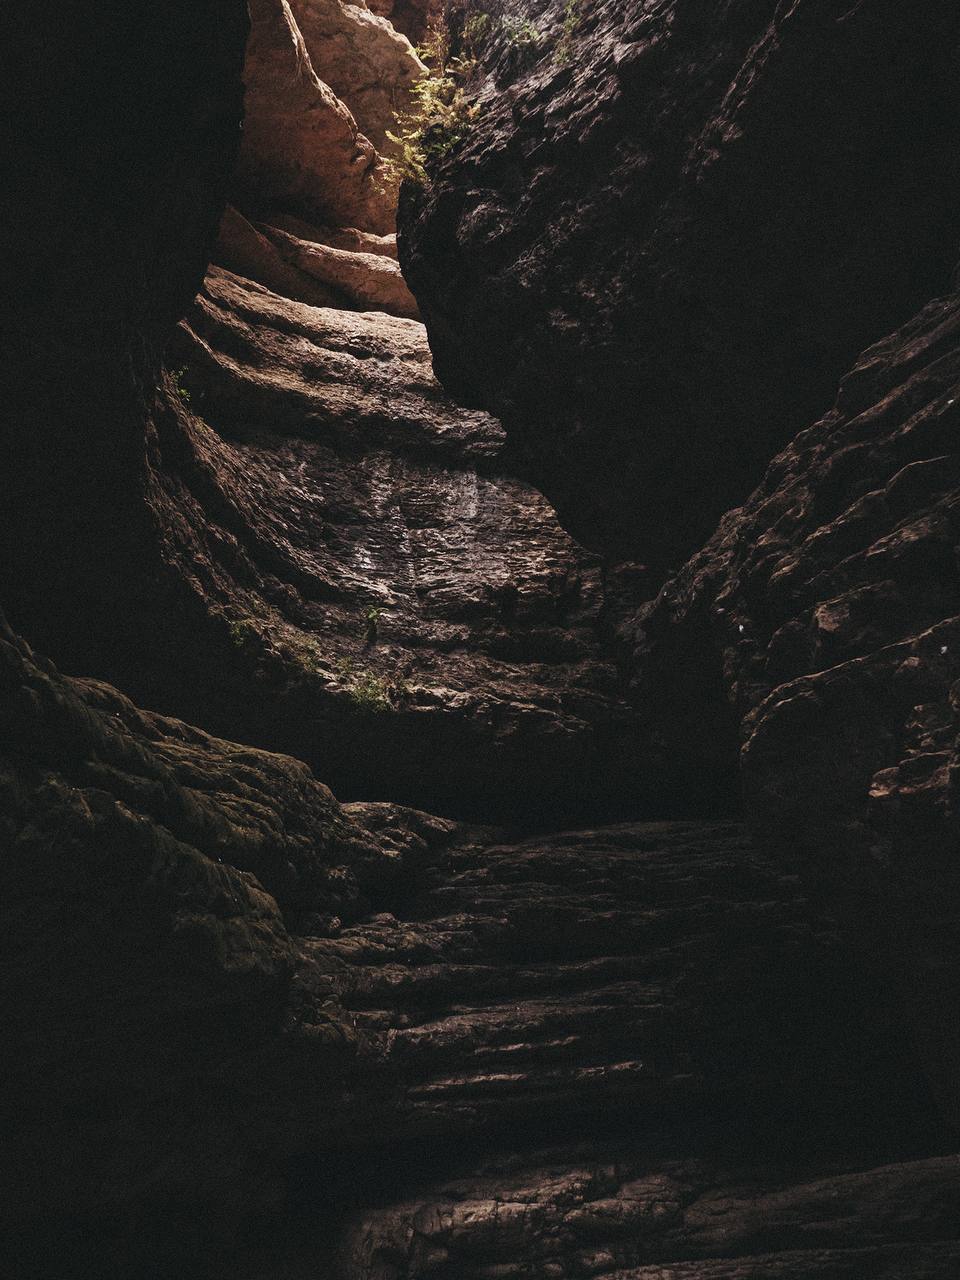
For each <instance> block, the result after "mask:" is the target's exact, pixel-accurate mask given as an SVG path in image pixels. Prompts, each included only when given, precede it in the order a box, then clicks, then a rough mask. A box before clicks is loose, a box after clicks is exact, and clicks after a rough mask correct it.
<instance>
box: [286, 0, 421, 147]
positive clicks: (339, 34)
mask: <svg viewBox="0 0 960 1280" xmlns="http://www.w3.org/2000/svg"><path fill="white" fill-rule="evenodd" d="M290 9H291V11H292V13H293V15H294V17H295V18H296V21H297V25H298V26H299V28H300V30H301V32H302V33H303V38H304V40H305V42H306V45H307V48H308V49H309V51H310V56H311V59H312V61H313V65H314V68H315V70H316V73H317V75H318V76H319V77H320V79H321V80H323V81H324V83H325V84H328V85H329V86H330V88H331V89H332V90H333V91H334V93H335V94H336V95H337V97H338V98H339V99H340V100H341V101H342V102H343V103H345V104H346V106H347V107H348V108H349V110H350V111H351V112H352V113H353V117H354V119H355V120H356V122H357V124H358V125H359V126H360V129H361V130H362V131H363V133H364V135H365V136H366V137H367V138H369V139H370V141H371V142H372V143H373V145H374V146H375V147H376V148H377V149H378V151H384V150H385V149H386V150H389V148H390V143H389V140H388V138H387V133H388V132H393V131H395V122H396V117H397V114H398V112H401V111H404V110H406V109H407V108H408V107H409V105H410V89H411V88H412V86H413V84H414V83H415V81H416V80H418V79H419V78H420V76H421V75H422V73H423V70H424V66H423V63H422V62H421V61H420V59H419V58H418V57H417V55H416V54H415V53H414V51H413V48H412V46H411V44H410V41H409V40H408V39H407V38H406V36H405V35H403V34H402V33H401V32H400V31H397V30H395V28H394V27H393V25H392V24H391V23H390V22H388V21H386V20H385V19H384V18H383V17H381V16H380V15H378V14H376V13H372V12H370V10H368V9H367V8H366V7H365V6H361V5H355V4H344V3H343V2H342V0H290Z"/></svg>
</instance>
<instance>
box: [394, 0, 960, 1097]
mask: <svg viewBox="0 0 960 1280" xmlns="http://www.w3.org/2000/svg"><path fill="white" fill-rule="evenodd" d="M468 8H470V10H471V11H472V12H474V13H475V12H476V11H478V10H484V11H487V12H488V15H489V16H488V19H487V24H486V26H485V27H484V30H485V32H486V35H485V37H484V41H483V43H482V46H481V53H480V63H481V65H480V70H479V71H477V72H474V74H473V77H472V79H471V81H470V83H469V84H468V86H467V91H468V92H469V93H470V94H471V95H472V97H473V99H474V100H475V101H476V103H478V104H479V110H478V113H477V115H476V121H475V124H474V126H473V127H472V128H471V130H470V132H469V136H468V137H467V138H466V139H465V140H464V141H463V142H462V143H460V144H458V145H457V146H455V147H453V148H452V149H451V150H450V152H449V153H448V154H447V155H446V156H445V157H441V158H440V159H439V160H437V161H436V162H435V163H434V165H433V166H432V170H431V175H430V178H431V180H430V182H429V183H428V184H427V185H425V186H424V187H422V188H415V187H413V186H412V185H411V186H408V187H407V188H405V190H404V198H403V202H402V206H401V221H400V226H401V235H400V247H401V261H402V262H403V264H404V268H405V271H406V273H407V277H408V279H409V280H410V282H411V284H412V287H413V288H414V290H415V292H416V294H417V298H418V302H419V304H420V308H421V312H422V314H423V316H424V318H425V320H426V323H427V327H428V331H429V333H430V339H431V345H432V348H433V350H434V352H435V356H436V368H437V370H438V373H439V374H440V376H441V378H442V379H443V380H444V382H445V384H446V385H447V386H449V387H450V388H451V390H453V391H454V392H455V394H458V395H462V396H464V397H466V398H467V399H468V400H469V401H470V402H471V403H479V404H483V405H485V406H486V407H489V408H493V409H495V410H496V411H497V412H499V413H501V415H502V421H503V424H504V427H505V430H506V432H507V437H508V440H509V441H510V442H511V444H513V445H514V446H515V447H516V449H517V451H518V455H519V457H520V459H521V466H522V467H523V468H524V469H525V471H526V473H527V474H532V475H534V476H535V477H536V480H537V482H538V483H539V484H541V485H542V486H543V488H544V490H545V491H546V492H547V493H548V494H549V495H551V497H554V498H555V499H556V501H557V504H558V510H559V512H560V514H561V518H562V519H564V520H565V522H566V523H567V525H568V527H570V528H573V529H575V530H577V531H579V532H581V533H582V534H583V536H585V537H587V538H588V539H590V540H594V541H596V542H598V543H601V544H603V545H605V546H607V547H608V548H614V549H615V548H617V547H619V546H621V545H623V544H624V543H626V544H627V545H629V546H630V548H631V550H632V552H633V554H635V555H636V557H637V558H638V559H640V560H644V561H647V562H649V563H653V564H657V563H660V564H665V565H669V564H670V563H671V561H673V562H674V563H676V559H677V556H678V554H679V553H680V552H682V551H685V550H686V551H689V550H691V549H693V547H694V546H695V544H696V542H697V541H698V540H699V539H700V537H701V536H702V535H704V534H706V533H708V532H709V531H710V528H711V526H712V525H713V523H714V522H715V521H716V519H717V517H718V516H720V515H721V513H722V511H723V509H724V507H726V506H733V510H731V511H730V512H729V513H728V514H727V515H726V516H724V517H723V519H722V520H721V522H720V527H719V530H718V532H717V533H716V534H715V535H714V536H713V538H712V539H711V540H710V541H708V542H707V544H706V547H705V548H704V549H703V550H701V551H699V552H697V553H696V554H695V555H694V557H693V559H692V560H690V562H689V563H688V564H687V565H686V566H685V567H683V568H682V569H680V570H679V572H676V573H675V574H673V575H668V580H667V583H666V585H665V586H664V588H663V590H662V591H661V592H660V594H659V596H658V598H657V599H656V600H655V601H654V602H653V603H652V604H650V605H647V606H645V607H644V608H643V609H641V610H640V611H639V612H638V613H637V614H636V615H634V617H633V620H632V621H630V622H627V623H625V624H624V625H623V626H622V627H621V637H622V640H623V654H624V662H625V663H626V664H627V665H628V666H629V668H630V669H631V670H632V673H633V675H632V687H633V696H634V700H635V703H636V705H637V707H638V709H639V712H640V714H641V716H642V717H643V719H644V722H645V724H646V725H647V727H648V730H649V732H650V735H651V740H655V741H656V742H657V743H658V746H659V747H660V748H661V749H662V750H663V751H664V754H665V755H666V756H667V757H668V758H670V759H671V760H673V761H674V763H675V765H676V766H677V768H678V769H682V770H683V771H684V776H685V777H686V778H687V780H688V785H689V788H690V790H691V792H693V793H695V792H696V789H697V787H698V785H699V784H700V781H701V779H702V776H703V772H704V769H706V771H707V773H708V774H709V773H710V771H711V768H712V767H713V768H718V767H719V766H720V764H721V761H722V760H723V759H725V758H727V753H728V752H729V751H730V738H729V737H728V736H727V735H726V734H724V733H723V732H717V731H716V727H717V726H722V725H724V724H725V723H726V718H727V717H728V716H730V717H732V718H733V720H734V721H735V722H736V723H738V724H739V726H740V730H739V736H740V742H741V745H742V753H741V759H740V766H741V777H742V785H743V788H744V795H745V801H746V806H747V813H748V816H749V818H750V819H751V822H752V824H753V829H754V830H755V832H756V833H757V835H758V838H759V839H760V840H761V841H762V842H763V844H764V847H766V848H769V849H771V850H772V851H774V852H776V853H777V854H778V856H780V857H781V858H782V859H783V861H784V864H785V865H788V866H800V867H801V868H802V871H803V874H804V877H805V880H806V883H807V885H808V887H809V890H810V892H811V893H812V895H813V897H814V900H815V901H816V903H817V904H818V907H819V909H820V910H821V911H822V912H823V913H824V918H825V920H829V921H831V922H832V924H831V927H833V928H836V929H838V930H839V931H840V933H841V935H843V936H844V937H846V938H848V939H850V940H856V945H857V946H858V947H859V949H860V951H861V953H862V954H863V955H865V956H869V957H871V958H872V960H873V962H874V963H875V964H876V965H877V966H878V968H879V969H880V970H881V971H882V972H883V973H884V974H885V980H886V981H888V982H890V983H891V984H893V985H895V986H896V987H897V988H898V989H899V991H900V995H901V1000H902V1008H903V1011H904V1018H905V1020H906V1021H907V1022H908V1024H909V1025H910V1026H911V1027H912V1029H913V1031H912V1033H913V1034H914V1035H916V1036H917V1038H918V1042H919V1043H920V1044H921V1045H922V1053H923V1057H924V1061H925V1064H926V1068H927V1070H928V1071H929V1073H930V1076H931V1078H932V1079H934V1080H935V1081H936V1082H937V1084H938V1087H939V1088H940V1090H941V1101H942V1103H943V1105H944V1107H945V1109H946V1111H947V1112H948V1113H949V1114H951V1116H952V1115H953V1114H954V1112H955V1109H956V1105H957V1096H956V1085H955V1081H956V1069H957V1061H958V1049H957V1044H956V1037H955V1035H954V1032H953V1029H952V1028H953V1021H954V1020H953V1018H952V1016H951V1015H950V1009H951V1008H952V1006H953V1004H954V1002H955V998H956V993H957V990H958V975H960V945H958V940H957V938H956V919H957V910H958V905H960V897H958V891H957V884H956V877H955V874H954V870H953V862H954V859H955V853H956V848H957V809H956V768H957V764H956V741H957V732H958V728H960V725H958V722H957V708H956V693H955V689H956V679H957V675H958V674H960V673H958V671H957V669H956V660H955V654H954V650H955V646H956V640H955V632H956V628H957V616H956V615H957V605H958V580H957V572H958V571H957V553H958V537H957V527H956V519H955V514H954V508H955V505H956V476H955V471H956V445H955V428H956V411H955V399H956V390H957V388H956V360H957V352H958V349H960V346H958V339H957V330H956V323H955V309H956V300H955V298H954V297H952V296H947V297H945V298H944V299H943V300H942V301H938V302H932V303H930V305H929V306H928V307H927V308H926V309H925V310H920V308H921V306H922V304H923V303H925V302H928V300H929V299H930V297H931V296H934V295H936V294H937V293H942V292H944V291H946V290H949V288H950V286H951V273H952V270H953V268H954V266H955V265H956V262H957V257H958V249H960V221H958V214H960V183H958V174H957V169H956V165H955V159H954V156H953V140H954V138H955V136H956V134H957V126H958V125H960V112H958V101H957V97H956V83H957V82H956V77H955V75H954V74H953V71H952V70H951V68H955V67H956V60H957V56H958V47H960V14H958V12H957V10H956V7H955V6H952V5H945V4H934V5H929V6H925V7H924V9H923V11H922V12H917V11H907V10H906V9H904V8H903V6H897V5H892V4H886V3H862V4H858V5H855V6H853V7H852V8H851V7H850V6H845V5H830V4H818V3H804V2H803V0H800V2H799V3H794V4H789V5H788V4H774V3H768V4H736V3H731V4H725V5H719V6H710V8H709V13H708V12H707V11H706V9H705V7H704V6H702V5H699V4H693V3H683V2H682V0H676V2H675V3H664V4H658V5H653V6H647V5H644V6H639V5H637V6H630V5H627V6H622V5H618V6H614V5H604V4H598V5H582V6H561V5H559V4H550V3H547V4H530V5H528V6H526V7H525V12H526V13H527V18H528V23H529V24H530V29H532V30H534V31H535V32H537V33H539V34H538V36H537V38H536V39H534V38H533V37H532V36H530V35H529V31H528V40H527V44H526V47H525V49H524V48H521V50H520V52H518V48H517V45H518V40H517V31H516V28H514V27H512V26H511V25H510V19H509V17H508V16H505V15H503V14H501V13H500V11H499V10H498V9H496V7H495V6H482V5H481V6H476V5H474V6H468ZM915 311H919V314H918V315H917V316H916V317H915V318H913V319H911V318H910V317H911V315H912V313H913V312H915ZM896 321H902V322H904V324H905V327H903V328H902V329H900V330H898V331H897V332H895V333H894V334H893V335H892V336H890V337H883V334H884V331H885V330H886V329H887V328H888V327H891V326H892V324H893V323H894V322H896ZM870 338H878V339H882V340H881V341H879V343H878V345H876V346H874V347H873V348H871V349H870V350H868V351H867V352H866V353H865V354H864V355H862V356H861V357H860V358H859V360H856V356H857V353H858V351H859V348H860V347H862V346H863V345H865V342H866V340H868V339H870ZM848 364H852V365H853V366H854V367H853V370H852V372H850V373H848V374H847V375H846V376H845V377H844V378H843V380H842V381H841V382H840V392H839V397H838V399H837V401H836V406H835V408H834V409H833V410H831V411H830V412H828V413H827V414H826V416H825V417H822V418H821V419H820V421H818V422H817V423H816V425H815V426H812V427H807V424H808V422H809V421H811V420H815V419H816V417H817V411H818V410H825V409H826V408H827V407H828V405H829V404H830V402H831V400H832V399H833V397H834V395H835V394H836V392H835V382H836V381H838V380H840V374H841V373H842V372H843V371H844V369H845V367H846V366H847V365H848ZM799 427H807V429H806V430H802V431H800V433H799V434H798V435H796V437H795V439H794V440H793V442H792V443H789V444H788V443H787V442H788V441H789V440H790V438H791V436H794V434H795V432H796V431H797V428H799ZM782 445H786V448H785V449H784V451H783V452H782V453H780V454H779V455H778V456H777V457H776V458H775V459H774V461H773V462H772V463H771V464H770V466H769V469H767V470H766V474H765V476H764V464H765V463H766V460H767V457H768V455H769V453H770V452H773V449H774V447H775V446H782ZM758 480H759V481H760V487H759V488H758V489H756V491H755V492H754V493H753V494H752V495H751V494H750V492H749V491H750V489H751V487H752V484H753V483H754V482H755V481H758ZM738 503H742V504H743V505H742V506H737V505H736V504H738ZM692 743H695V744H701V747H702V746H703V745H706V747H707V751H709V749H710V746H711V745H715V747H716V759H715V764H714V765H713V766H711V765H710V764H709V763H708V764H706V765H704V764H703V762H702V760H696V761H693V762H691V754H690V753H691V746H690V744H692Z"/></svg>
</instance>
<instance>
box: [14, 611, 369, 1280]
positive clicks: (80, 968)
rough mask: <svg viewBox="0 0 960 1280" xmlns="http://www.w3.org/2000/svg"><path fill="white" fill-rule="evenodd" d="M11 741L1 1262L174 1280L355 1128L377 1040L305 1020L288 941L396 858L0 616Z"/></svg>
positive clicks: (355, 899)
mask: <svg viewBox="0 0 960 1280" xmlns="http://www.w3.org/2000/svg"><path fill="white" fill-rule="evenodd" d="M0 742H2V748H0V859H2V865H3V877H4V894H3V904H2V909H0V915H2V927H0V937H2V943H0V949H2V964H0V972H2V980H0V986H2V990H0V1008H2V1009H3V1060H4V1080H5V1087H4V1094H3V1104H2V1109H3V1117H2V1120H3V1131H4V1144H3V1156H2V1160H0V1182H2V1196H0V1199H2V1204H3V1209H2V1214H0V1232H2V1235H3V1239H4V1258H5V1266H9V1267H10V1269H11V1271H10V1273H11V1274H24V1273H25V1272H26V1270H29V1271H30V1273H31V1274H37V1275H54V1274H55V1275H57V1276H74V1275H91V1274H98V1275H101V1276H113V1275H120V1274H123V1272H124V1271H125V1270H126V1269H128V1268H130V1267H133V1269H134V1271H136V1270H137V1263H136V1262H135V1261H134V1259H136V1258H141V1257H142V1256H143V1254H144V1252H146V1253H147V1254H149V1255H150V1265H151V1266H155V1267H156V1268H157V1272H156V1273H157V1274H160V1273H162V1271H163V1270H164V1269H166V1268H169V1269H170V1270H173V1271H179V1268H180V1266H181V1265H182V1260H183V1259H184V1258H189V1257H190V1254H191V1252H192V1251H193V1250H195V1249H196V1248H197V1247H198V1246H199V1247H203V1248H216V1249H222V1248H224V1247H227V1245H228V1244H230V1245H232V1241H233V1240H235V1239H236V1233H237V1231H238V1230H241V1229H243V1224H244V1223H245V1222H246V1221H247V1220H248V1219H250V1218H254V1219H260V1218H262V1216H263V1215H264V1212H265V1211H266V1212H267V1213H268V1214H269V1212H270V1211H271V1210H270V1206H271V1205H273V1206H275V1205H276V1204H277V1202H278V1199H282V1197H283V1194H284V1177H285V1174H284V1172H283V1171H284V1168H285V1165H286V1163H287V1162H288V1161H289V1159H290V1154H291V1151H293V1150H295V1149H296V1145H297V1143H298V1142H299V1141H300V1140H301V1139H300V1138H299V1137H297V1136H296V1134H297V1130H298V1129H299V1128H302V1126H303V1125H305V1124H310V1123H312V1124H313V1125H314V1126H315V1127H319V1129H320V1130H321V1131H322V1130H323V1128H324V1127H325V1126H326V1127H329V1126H330V1125H331V1124H332V1125H334V1127H335V1126H336V1125H337V1124H339V1119H338V1106H337V1101H336V1099H337V1097H338V1096H339V1094H338V1091H342V1089H343V1073H344V1071H345V1070H347V1069H349V1068H351V1067H353V1068H354V1069H355V1066H356V1061H357V1052H358V1044H359V1042H358V1039H357V1036H356V1035H355V1033H354V1031H353V1029H352V1025H351V1020H350V1018H349V1017H348V1016H347V1015H346V1014H345V1013H344V1011H343V1010H342V1009H340V1008H339V1007H338V1006H337V1005H336V1002H335V1001H334V1000H332V999H328V1000H327V1001H326V1003H325V1004H324V1003H323V1002H322V1001H317V1000H314V1002H313V1004H312V1005H311V1007H310V1008H309V1009H301V1008H299V1005H300V1004H301V1003H302V1002H301V1001H300V1000H299V998H298V996H297V994H296V992H297V982H298V981H301V982H302V981H303V977H304V974H305V972H308V971H309V969H310V962H309V958H307V957H305V956H304V955H303V953H302V950H301V948H300V947H299V945H298V943H297V942H296V940H295V939H294V938H293V937H292V936H291V934H290V932H288V928H287V924H288V922H297V921H302V920H308V919H309V918H310V917H312V916H315V915H317V914H318V913H325V914H330V913H332V912H336V913H337V914H338V915H340V916H341V917H343V918H344V919H348V920H349V919H350V918H351V917H354V918H355V917H356V916H358V915H360V914H362V913H363V912H364V911H366V910H369V903H368V901H367V900H366V899H365V898H364V896H363V889H362V887H361V882H365V881H366V879H367V869H372V868H375V865H376V863H377V861H378V860H380V859H386V858H387V856H388V855H387V854H386V853H381V851H380V849H379V847H378V845H377V844H376V842H375V841H374V840H373V839H372V838H371V837H370V836H369V834H368V833H366V832H365V831H364V830H362V829H361V828H359V827H358V826H357V825H356V824H355V823H353V822H352V821H351V819H350V818H349V817H348V816H347V815H346V814H344V813H343V812H342V811H341V809H340V807H339V806H338V805H337V803H336V801H335V800H334V798H333V796H332V795H331V794H330V792H329V791H328V790H327V789H326V788H325V787H323V786H321V785H320V784H319V783H317V782H315V781H314V780H313V778H312V777H311V775H310V773H309V771H308V770H307V769H306V768H305V766H303V765H302V764H300V763H298V762H297V761H294V760H287V759H284V758H283V757H280V756H275V755H269V754H266V753H263V752H257V751H254V750H252V749H250V748H249V747H243V746H239V745H237V744H234V743H227V742H222V741H220V740H218V739H215V738H212V737H210V736H209V735H208V734H205V733H203V732H202V731H201V730H199V729H194V728H191V727H189V726H187V725H184V724H182V723H180V722H178V721H172V720H166V719H163V718H161V717H157V716H152V715H149V714H147V713H144V712H141V711H138V710H137V709H136V708H135V707H134V706H133V705H132V704H131V703H130V702H129V701H128V700H127V699H126V698H124V697H123V696H122V695H121V694H119V693H117V692H116V691H115V690H113V689H111V688H109V687H108V686H106V685H103V684H99V683H96V682H91V681H72V680H68V679H66V678H64V677H63V676H62V675H61V674H60V673H59V672H58V671H56V669H55V668H54V667H52V666H51V665H50V664H49V663H48V662H45V661H43V660H42V659H39V658H37V657H35V655H34V654H33V653H32V652H31V650H30V649H29V647H28V646H27V645H26V644H24V643H23V641H22V640H19V639H18V638H17V637H15V636H14V635H13V633H12V632H11V631H10V629H9V628H8V627H7V625H6V623H5V622H2V621H0ZM371 878H372V879H374V880H375V879H376V875H375V873H374V872H373V871H371ZM278 902H279V903H282V904H284V908H283V909H284V913H285V915H286V920H285V918H284V915H283V914H281V908H280V907H279V906H278ZM298 975H299V976H298ZM298 1064H302V1065H298ZM301 1070H305V1071H307V1072H308V1073H311V1074H313V1075H314V1078H315V1085H316V1087H317V1089H318V1092H317V1093H316V1094H314V1095H312V1096H311V1101H310V1103H309V1105H308V1106H306V1107H302V1106H300V1105H299V1103H298V1102H297V1086H296V1084H295V1081H297V1080H298V1079H299V1078H300V1077H299V1072H300V1071H301ZM321 1095H325V1100H323V1101H321ZM295 1118H296V1119H297V1124H296V1125H294V1124H293V1121H294V1119H295ZM254 1152H256V1157H257V1158H256V1159H255V1160H254V1159H253V1154H254ZM141 1234H142V1238H139V1237H140V1236H141ZM88 1268H95V1271H94V1270H93V1269H88ZM167 1273H168V1274H169V1273H170V1272H169V1270H168V1271H167ZM140 1274H147V1272H146V1271H142V1272H140ZM150 1274H153V1272H151V1273H150Z"/></svg>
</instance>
